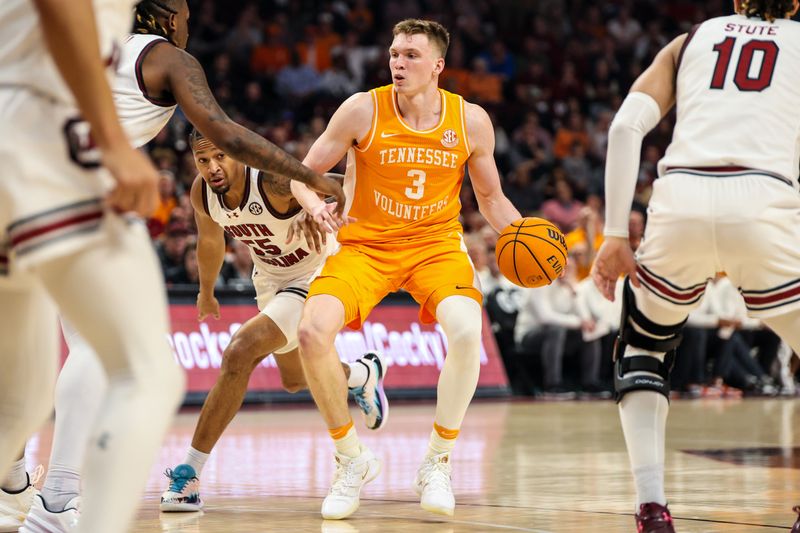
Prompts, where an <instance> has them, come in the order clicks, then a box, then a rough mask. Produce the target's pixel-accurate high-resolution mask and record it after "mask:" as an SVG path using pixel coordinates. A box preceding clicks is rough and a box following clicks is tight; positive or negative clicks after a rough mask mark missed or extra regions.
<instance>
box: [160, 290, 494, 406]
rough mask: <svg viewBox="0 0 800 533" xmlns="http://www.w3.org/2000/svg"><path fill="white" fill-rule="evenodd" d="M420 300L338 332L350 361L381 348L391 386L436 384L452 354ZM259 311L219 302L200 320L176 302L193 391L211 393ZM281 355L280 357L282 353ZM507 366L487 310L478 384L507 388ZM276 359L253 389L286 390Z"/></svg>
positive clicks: (175, 337) (176, 341)
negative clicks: (230, 349)
mask: <svg viewBox="0 0 800 533" xmlns="http://www.w3.org/2000/svg"><path fill="white" fill-rule="evenodd" d="M417 312H418V308H417V306H416V305H402V304H394V303H390V304H386V303H384V304H381V305H379V306H378V307H376V308H375V309H374V310H373V311H372V313H371V314H370V316H369V319H368V320H367V321H366V322H365V323H364V326H363V328H362V329H360V330H358V331H354V330H350V329H345V330H343V331H342V332H340V333H339V334H338V335H337V336H336V349H337V351H338V353H339V356H340V357H341V358H342V359H343V360H346V361H354V360H356V359H358V358H359V357H361V356H362V355H363V354H364V353H365V352H368V351H374V350H377V351H380V352H381V353H382V354H383V356H384V360H385V361H386V363H387V365H388V371H387V377H386V381H385V386H386V388H387V389H388V390H393V389H394V390H401V389H407V390H410V389H417V390H420V389H435V388H436V384H437V382H438V379H439V371H440V370H441V368H442V365H443V364H444V359H445V356H446V354H447V339H446V337H445V335H444V331H442V328H441V326H439V325H438V324H422V323H421V322H420V321H419V317H418V315H417ZM255 313H257V309H256V307H255V306H254V305H252V304H233V305H225V304H222V305H220V319H219V320H215V319H213V318H211V319H207V320H205V321H204V322H198V321H197V309H196V307H195V306H194V305H188V304H171V305H170V316H171V319H172V333H171V335H170V338H169V343H170V346H171V347H172V351H173V354H174V356H175V360H176V361H177V362H178V363H179V364H180V365H181V367H183V368H184V369H185V370H186V374H187V378H188V380H187V391H188V392H189V393H204V392H208V391H209V390H210V389H211V387H212V386H213V385H214V382H215V381H216V378H217V375H218V374H219V367H220V365H221V363H222V354H223V352H224V350H225V347H226V346H227V345H228V344H229V343H230V340H231V336H232V335H233V334H234V333H235V332H236V330H237V329H239V327H240V326H241V325H242V324H243V323H244V322H246V321H247V320H248V319H250V318H251V317H252V316H254V315H255ZM278 357H281V356H278ZM507 386H508V379H507V377H506V373H505V369H504V368H503V363H502V360H501V359H500V355H499V351H498V349H497V345H496V343H495V340H494V336H493V334H492V331H491V328H490V325H489V320H488V318H487V317H486V315H485V312H484V320H483V331H482V346H481V374H480V380H479V382H478V387H479V388H491V389H497V390H504V389H506V388H507ZM282 390H283V388H282V386H281V379H280V374H279V373H278V370H277V367H276V363H275V359H274V357H272V356H270V357H267V358H265V359H264V360H263V361H262V362H261V363H260V364H259V365H258V366H257V367H256V369H255V371H254V372H253V375H252V376H251V378H250V383H249V386H248V391H275V392H278V391H282Z"/></svg>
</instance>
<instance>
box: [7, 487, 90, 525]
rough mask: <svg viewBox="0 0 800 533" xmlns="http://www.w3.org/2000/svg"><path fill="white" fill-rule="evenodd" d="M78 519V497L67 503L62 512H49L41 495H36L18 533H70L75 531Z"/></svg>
mask: <svg viewBox="0 0 800 533" xmlns="http://www.w3.org/2000/svg"><path fill="white" fill-rule="evenodd" d="M80 517H81V497H80V496H75V497H74V498H72V499H71V500H70V501H68V502H67V504H66V505H65V506H64V510H63V511H51V510H50V509H48V508H47V506H46V505H45V503H44V499H43V498H42V495H41V494H37V495H36V497H35V498H34V499H33V505H31V512H30V513H28V518H26V519H25V523H24V524H22V527H21V528H20V529H19V533H70V532H72V531H76V530H77V528H78V519H79V518H80Z"/></svg>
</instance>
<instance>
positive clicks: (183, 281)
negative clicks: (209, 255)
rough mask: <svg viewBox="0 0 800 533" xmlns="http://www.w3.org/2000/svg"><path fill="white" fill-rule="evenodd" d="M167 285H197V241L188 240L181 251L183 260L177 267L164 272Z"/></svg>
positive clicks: (198, 282) (198, 278) (198, 281)
mask: <svg viewBox="0 0 800 533" xmlns="http://www.w3.org/2000/svg"><path fill="white" fill-rule="evenodd" d="M166 282H167V285H168V286H169V285H199V284H200V273H199V271H198V269H197V243H194V242H190V243H188V244H187V245H186V248H185V249H184V251H183V261H182V262H181V264H180V266H178V267H177V268H173V269H170V270H169V271H167V272H166Z"/></svg>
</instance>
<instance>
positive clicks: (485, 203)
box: [464, 102, 522, 233]
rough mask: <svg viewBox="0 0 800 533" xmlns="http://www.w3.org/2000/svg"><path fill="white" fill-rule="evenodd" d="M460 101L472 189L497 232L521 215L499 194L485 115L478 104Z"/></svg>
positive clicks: (489, 124) (490, 128)
mask: <svg viewBox="0 0 800 533" xmlns="http://www.w3.org/2000/svg"><path fill="white" fill-rule="evenodd" d="M464 105H465V106H466V107H465V109H464V111H465V113H464V114H465V116H466V126H467V136H469V145H470V147H471V148H472V153H471V154H470V156H469V163H468V164H469V178H470V181H471V182H472V189H473V191H474V192H475V198H476V199H477V200H478V209H480V212H481V214H482V215H483V216H484V217H486V220H487V221H488V222H489V224H490V225H491V226H492V228H494V230H495V231H496V232H498V233H500V232H501V231H502V230H503V228H505V227H506V226H508V225H509V224H511V223H512V222H514V221H516V220H519V219H520V218H522V215H520V213H519V211H518V210H517V208H516V207H514V205H513V204H512V203H511V201H510V200H509V199H508V198H507V197H506V195H505V194H503V189H502V187H501V185H500V174H499V173H498V171H497V164H496V163H495V160H494V127H493V126H492V121H491V119H490V118H489V115H488V114H487V113H486V111H485V110H484V109H483V108H482V107H481V106H479V105H475V104H470V103H466V102H465V103H464Z"/></svg>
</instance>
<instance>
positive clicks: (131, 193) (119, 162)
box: [103, 145, 159, 217]
mask: <svg viewBox="0 0 800 533" xmlns="http://www.w3.org/2000/svg"><path fill="white" fill-rule="evenodd" d="M103 165H105V167H106V168H107V169H108V170H109V172H111V176H112V177H113V178H114V181H116V186H115V187H114V189H112V190H111V192H110V193H109V194H108V195H107V196H106V202H107V203H108V205H109V206H110V207H111V208H112V209H113V210H115V211H117V212H118V213H128V212H135V213H138V214H139V215H140V216H142V217H148V216H150V215H151V214H153V211H155V209H156V206H157V205H158V179H159V176H158V172H157V171H156V168H155V167H154V166H153V163H152V162H151V161H150V159H149V158H148V157H147V156H146V155H144V154H143V153H142V152H140V151H139V150H136V149H134V148H132V147H131V146H129V145H124V146H120V147H119V148H113V149H110V150H104V151H103Z"/></svg>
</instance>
